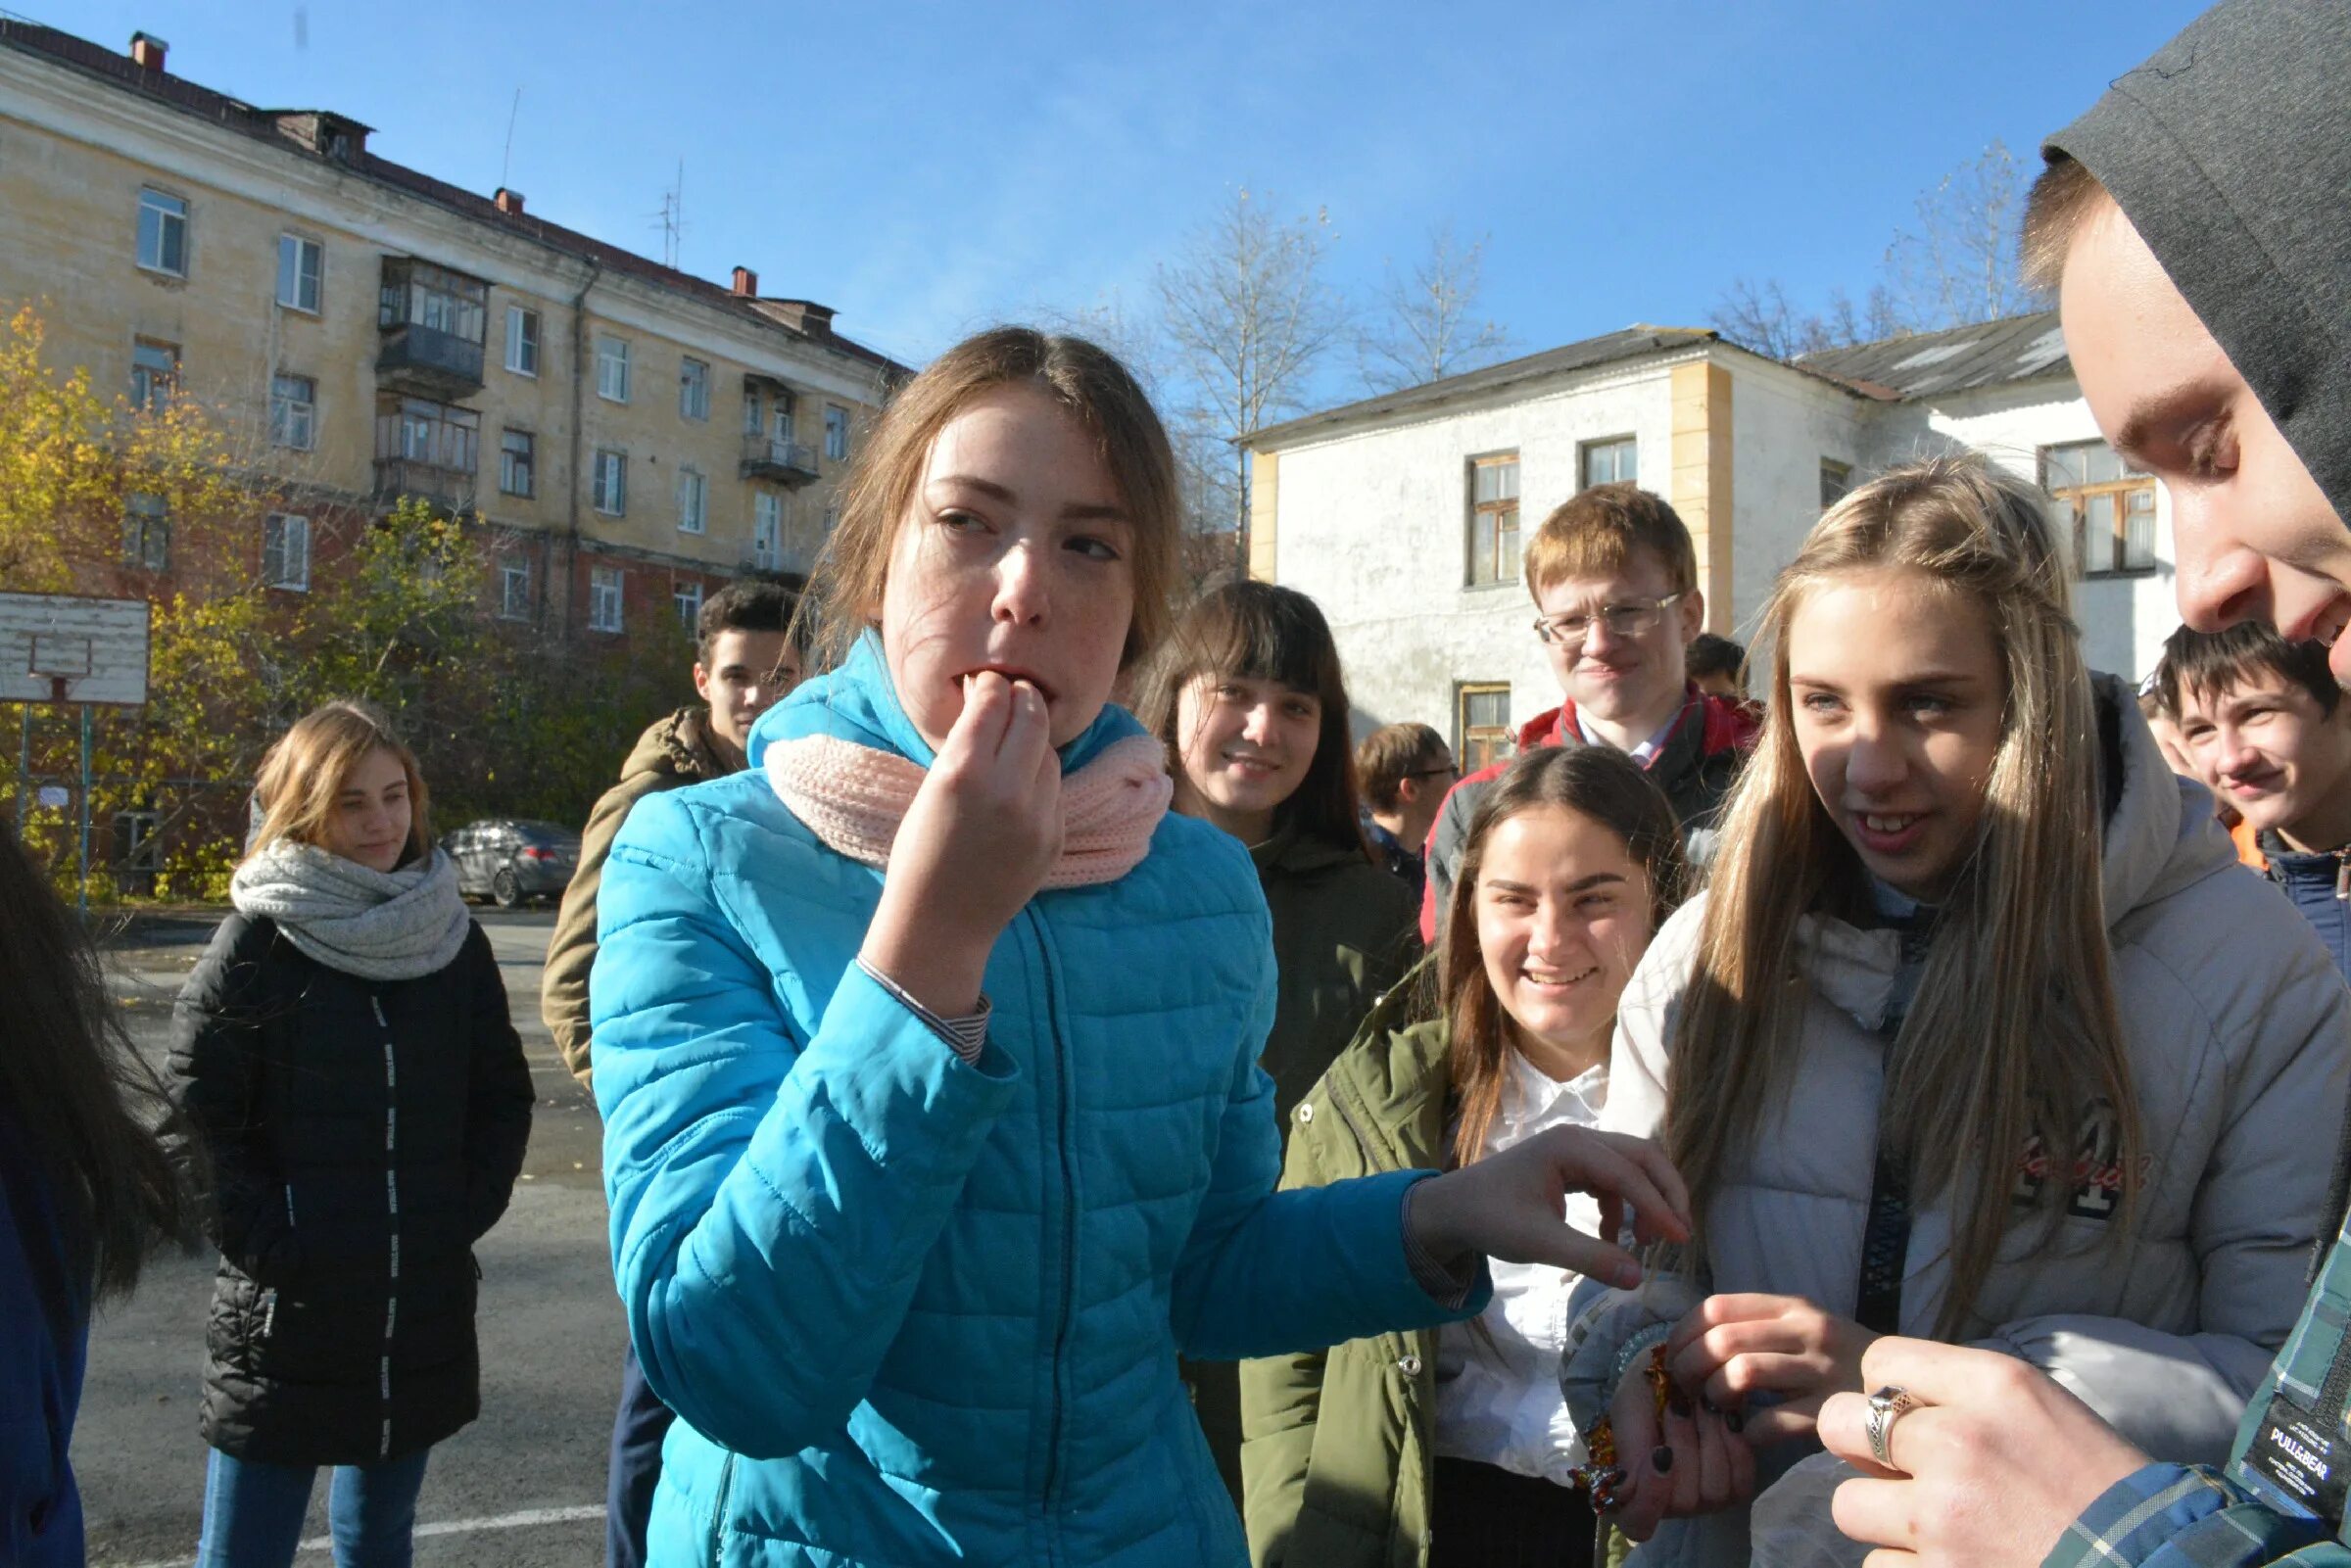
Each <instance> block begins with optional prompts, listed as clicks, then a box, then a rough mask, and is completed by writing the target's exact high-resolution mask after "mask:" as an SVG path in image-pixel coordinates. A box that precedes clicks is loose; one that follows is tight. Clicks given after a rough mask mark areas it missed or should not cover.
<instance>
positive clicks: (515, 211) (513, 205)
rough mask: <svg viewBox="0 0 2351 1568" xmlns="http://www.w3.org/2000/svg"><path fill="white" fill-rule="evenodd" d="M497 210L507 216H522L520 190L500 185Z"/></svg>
mask: <svg viewBox="0 0 2351 1568" xmlns="http://www.w3.org/2000/svg"><path fill="white" fill-rule="evenodd" d="M498 210H499V211H500V212H502V213H504V214H506V216H508V217H520V216H522V192H520V191H512V190H508V189H506V187H505V186H504V185H501V186H500V187H499V188H498Z"/></svg>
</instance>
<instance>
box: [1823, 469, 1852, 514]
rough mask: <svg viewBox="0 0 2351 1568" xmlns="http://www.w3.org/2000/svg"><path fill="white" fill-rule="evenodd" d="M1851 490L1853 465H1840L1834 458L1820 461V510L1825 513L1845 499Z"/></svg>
mask: <svg viewBox="0 0 2351 1568" xmlns="http://www.w3.org/2000/svg"><path fill="white" fill-rule="evenodd" d="M1852 488H1853V465H1852V464H1851V463H1841V462H1839V461H1838V460H1837V459H1836V458H1834V457H1823V458H1822V459H1821V460H1820V509H1821V510H1822V511H1824V512H1825V511H1827V510H1828V509H1829V508H1830V507H1832V506H1834V505H1836V504H1837V503H1838V502H1839V501H1841V500H1843V499H1845V498H1846V496H1847V493H1848V492H1850V491H1851V490H1852Z"/></svg>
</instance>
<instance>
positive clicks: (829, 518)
mask: <svg viewBox="0 0 2351 1568" xmlns="http://www.w3.org/2000/svg"><path fill="white" fill-rule="evenodd" d="M839 527H840V502H839V501H830V502H828V503H827V504H826V506H825V537H826V538H827V539H831V538H832V537H833V530H835V529H837V528H839Z"/></svg>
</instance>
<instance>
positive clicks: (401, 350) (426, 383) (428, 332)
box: [375, 321, 482, 403]
mask: <svg viewBox="0 0 2351 1568" xmlns="http://www.w3.org/2000/svg"><path fill="white" fill-rule="evenodd" d="M375 378H376V382H377V384H378V385H379V386H381V387H382V388H383V389H384V390H385V391H387V392H408V393H413V394H415V395H416V396H418V397H421V398H432V399H435V400H437V401H439V402H442V403H455V402H456V401H457V400H458V399H460V398H470V397H472V396H473V395H474V394H475V393H477V392H479V391H481V390H482V346H481V345H480V344H478V343H471V342H468V341H466V340H465V339H463V338H460V337H458V336H457V335H456V333H454V332H443V331H441V330H440V329H439V328H437V327H428V326H419V325H417V324H416V323H414V322H412V321H408V322H402V323H400V324H399V325H397V326H392V327H387V328H385V329H384V346H383V349H382V351H381V352H379V353H378V354H377V355H376V356H375Z"/></svg>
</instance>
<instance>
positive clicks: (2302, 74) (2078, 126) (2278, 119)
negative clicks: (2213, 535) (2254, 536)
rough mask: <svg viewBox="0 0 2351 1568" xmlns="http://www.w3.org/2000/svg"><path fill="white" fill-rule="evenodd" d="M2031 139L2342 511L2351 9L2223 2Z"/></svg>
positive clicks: (2348, 506) (2348, 345)
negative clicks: (2122, 232) (2115, 221)
mask: <svg viewBox="0 0 2351 1568" xmlns="http://www.w3.org/2000/svg"><path fill="white" fill-rule="evenodd" d="M2041 151H2042V153H2043V154H2044V155H2048V154H2055V153H2063V154H2066V155H2068V156H2070V157H2072V158H2074V159H2076V160H2077V161H2079V162H2080V163H2082V164H2084V165H2085V166H2087V167H2088V169H2089V171H2090V172H2091V173H2092V174H2094V175H2096V176H2097V179H2098V183H2100V184H2101V185H2103V186H2105V187H2106V189H2107V191H2108V192H2109V193H2111V194H2112V195H2113V197H2114V199H2115V200H2116V201H2117V202H2118V203H2120V204H2121V206H2122V209H2123V212H2124V213H2125V214H2128V215H2129V217H2130V219H2131V222H2132V224H2133V226H2135V228H2136V229H2137V230H2138V232H2139V234H2140V235H2141V236H2142V237H2143V238H2144V239H2145V240H2146V242H2147V246H2148V248H2149V249H2151V250H2152V251H2153V252H2154V253H2155V257H2156V260H2158V261H2161V262H2162V263H2163V267H2164V270H2165V271H2166V272H2168V273H2170V274H2171V278H2172V281H2173V282H2174V283H2175V284H2177V285H2178V286H2179V289H2180V292H2181V294H2182V295H2183V296H2184V297H2185V298H2186V300H2187V303H2188V305H2189V306H2190V307H2192V308H2193V309H2194V310H2195V312H2196V314H2197V315H2198V316H2199V317H2200V318H2201V319H2202V320H2203V322H2204V325H2205V327H2206V328H2207V329H2208V330H2209V331H2210V332H2211V333H2212V335H2213V338H2214V339H2215V341H2217V342H2218V343H2219V344H2220V346H2221V348H2222V349H2223V350H2224V351H2225V352H2226V353H2227V354H2228V356H2229V358H2230V360H2231V363H2233V364H2234V365H2235V366H2236V368H2237V370H2238V372H2239V373H2240V374H2242V375H2243V376H2244V378H2245V380H2246V382H2247V383H2248V384H2249V385H2250V386H2251V387H2252V388H2253V391H2254V393H2255V395H2257V396H2258V397H2259V398H2260V399H2261V403H2262V406H2263V407H2265V408H2267V409H2268V410H2269V413H2270V417H2271V418H2273V419H2275V420H2276V421H2277V422H2278V428H2279V430H2281V431H2283V432H2284V433H2285V439H2286V440H2287V441H2288V442H2290V443H2292V445H2293V449H2294V451H2296V452H2297V453H2299V454H2300V456H2301V458H2302V461H2303V463H2304V464H2305V465H2306V466H2308V468H2309V469H2310V471H2311V474H2312V475H2313V477H2315V478H2316V479H2317V480H2318V483H2319V488H2320V489H2321V490H2323V491H2325V492H2326V495H2327V501H2328V502H2329V503H2330V504H2332V506H2333V507H2334V510H2335V514H2336V515H2337V516H2339V517H2342V518H2345V519H2347V520H2351V352H2347V351H2351V225H2346V223H2345V221H2344V202H2345V199H2346V197H2347V196H2351V6H2346V5H2344V4H2343V3H2342V0H2224V3H2222V4H2220V5H2217V6H2214V7H2213V8H2212V9H2211V10H2210V11H2207V12H2206V13H2204V15H2203V16H2201V17H2199V18H2198V19H2196V21H2195V22H2194V23H2192V24H2189V25H2188V27H2187V28H2186V30H2184V31H2183V32H2182V33H2181V34H2180V35H2179V36H2178V37H2176V38H2174V39H2173V40H2172V41H2171V42H2170V43H2168V44H2166V45H2164V46H2163V48H2162V49H2160V50H2158V51H2157V52H2156V53H2155V55H2154V56H2153V58H2151V59H2149V60H2148V61H2147V63H2146V64H2144V65H2142V66H2140V67H2139V68H2138V69H2137V70H2135V71H2130V72H2128V73H2126V74H2125V75H2123V76H2121V77H2120V78H2118V79H2117V80H2116V81H2115V83H2114V84H2113V86H2112V87H2110V88H2109V89H2108V90H2107V92H2106V95H2105V96H2104V97H2102V98H2100V99H2099V100H2098V101H2097V103H2096V104H2095V105H2094V106H2093V107H2092V108H2091V109H2090V111H2089V113H2087V114H2086V115H2084V116H2083V117H2082V118H2081V119H2077V120H2075V121H2074V122H2073V123H2072V124H2071V125H2068V126H2066V127H2065V129H2063V130H2061V131H2059V132H2058V133H2057V134H2056V135H2054V136H2051V137H2050V138H2049V139H2048V140H2047V141H2046V142H2044V143H2043V144H2042V147H2041Z"/></svg>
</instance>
